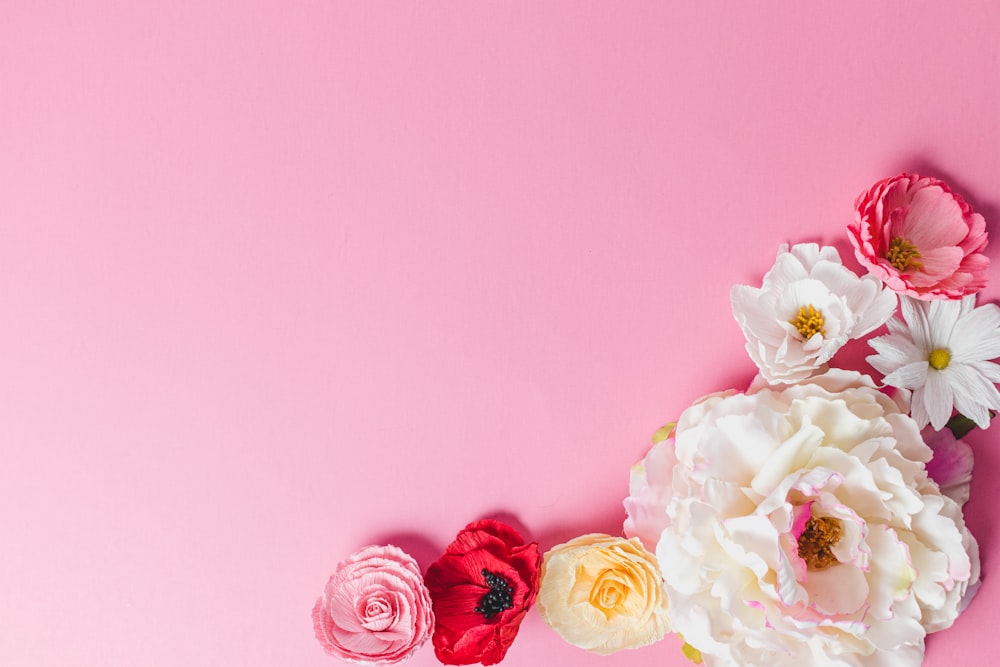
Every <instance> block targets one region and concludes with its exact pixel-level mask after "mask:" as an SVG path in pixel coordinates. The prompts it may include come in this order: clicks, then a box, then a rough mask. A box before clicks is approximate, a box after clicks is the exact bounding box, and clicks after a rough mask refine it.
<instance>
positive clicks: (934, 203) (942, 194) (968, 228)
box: [847, 174, 990, 299]
mask: <svg viewBox="0 0 1000 667" xmlns="http://www.w3.org/2000/svg"><path fill="white" fill-rule="evenodd" d="M855 206H856V207H857V220H856V221H855V222H854V224H852V225H848V228H847V229H848V232H849V236H850V239H851V243H852V244H854V251H855V253H856V254H857V257H858V260H859V261H860V262H861V263H862V264H864V265H865V266H866V267H867V268H868V270H869V271H871V273H872V274H873V275H875V276H877V277H879V278H881V279H882V280H883V281H884V282H885V284H886V285H887V286H888V287H889V288H890V289H892V290H894V291H896V292H900V293H903V294H908V295H910V296H912V297H916V298H918V299H960V298H961V297H963V296H965V295H967V294H974V293H976V292H978V291H979V290H981V289H983V287H985V285H986V280H987V275H986V271H987V269H988V268H989V265H990V261H989V259H988V258H987V257H986V256H985V255H983V254H982V250H983V248H985V247H986V242H987V236H986V222H985V221H984V220H983V216H981V215H979V214H978V213H974V212H973V211H972V208H971V207H970V206H969V205H968V204H967V203H965V200H963V199H962V197H960V196H959V195H957V194H955V193H954V192H952V191H951V189H950V188H949V187H948V186H947V185H946V184H945V183H943V182H941V181H939V180H937V179H935V178H925V177H921V176H917V175H910V174H900V175H899V176H896V177H894V178H887V179H885V180H882V181H879V182H878V183H876V184H875V185H873V186H872V188H871V189H870V190H868V192H865V193H862V194H861V196H859V197H858V199H857V201H856V202H855Z"/></svg>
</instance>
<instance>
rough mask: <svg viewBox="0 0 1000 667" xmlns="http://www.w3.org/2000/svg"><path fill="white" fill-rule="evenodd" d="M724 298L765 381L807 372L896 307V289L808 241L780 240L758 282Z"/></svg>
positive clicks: (800, 377) (738, 287) (780, 381)
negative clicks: (784, 242) (783, 242)
mask: <svg viewBox="0 0 1000 667" xmlns="http://www.w3.org/2000/svg"><path fill="white" fill-rule="evenodd" d="M731 299H732V304H733V316H734V317H735V318H736V321H737V322H738V323H739V325H740V328H741V329H743V335H744V337H745V338H746V340H747V345H746V349H747V353H748V354H749V355H750V358H751V359H753V361H754V363H755V364H757V367H758V368H759V369H760V373H761V375H762V376H763V377H764V379H765V380H767V381H768V382H769V383H771V384H792V383H795V382H799V381H800V380H804V379H805V378H807V377H809V376H810V375H813V374H814V373H815V372H816V371H818V370H820V369H822V368H823V366H824V364H826V363H827V362H828V361H829V360H830V359H831V358H832V357H833V355H834V354H835V353H836V352H837V350H839V349H840V348H841V347H843V346H844V344H845V343H846V342H847V341H848V340H851V339H853V338H860V337H862V336H864V335H866V334H868V333H871V332H872V331H874V330H875V329H876V328H877V327H879V326H880V325H882V324H883V323H884V322H885V321H886V320H888V319H889V318H890V317H892V313H893V312H894V311H895V309H896V295H895V294H894V293H893V292H891V291H889V290H887V289H884V288H883V286H882V283H881V282H880V281H879V280H878V279H877V278H875V277H873V276H870V275H866V276H864V277H861V278H859V277H858V276H857V275H855V274H854V273H853V272H852V271H850V270H849V269H848V268H847V267H845V266H844V265H843V264H842V263H841V261H840V254H839V253H838V252H837V250H836V248H832V247H829V246H823V247H820V246H818V245H817V244H815V243H800V244H797V245H794V246H792V247H791V249H789V248H788V246H787V245H782V246H781V248H780V249H779V250H778V257H777V259H776V260H775V262H774V266H773V267H772V268H771V270H770V271H768V272H767V274H766V275H765V276H764V282H763V285H762V286H761V287H759V288H755V287H750V286H748V285H735V286H734V287H733V289H732V292H731Z"/></svg>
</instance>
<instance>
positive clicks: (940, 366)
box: [927, 347, 951, 371]
mask: <svg viewBox="0 0 1000 667" xmlns="http://www.w3.org/2000/svg"><path fill="white" fill-rule="evenodd" d="M927 361H928V363H930V365H931V368H936V369H937V370H939V371H940V370H944V369H945V368H947V366H948V362H949V361H951V352H949V351H948V350H946V349H944V348H943V347H939V348H938V349H936V350H934V351H933V352H931V355H930V356H929V357H927Z"/></svg>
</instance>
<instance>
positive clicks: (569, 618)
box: [537, 533, 670, 655]
mask: <svg viewBox="0 0 1000 667" xmlns="http://www.w3.org/2000/svg"><path fill="white" fill-rule="evenodd" d="M662 583H663V577H662V576H661V575H660V568H659V566H658V565H657V563H656V557H655V556H653V554H651V553H649V552H648V551H646V550H645V549H644V548H643V546H642V543H641V542H640V541H639V540H638V538H633V539H631V540H626V539H623V538H620V537H611V536H610V535H602V534H599V533H593V534H590V535H582V536H580V537H577V538H575V539H573V540H570V541H569V542H566V543H565V544H560V545H558V546H555V547H553V548H552V549H551V550H550V551H549V552H548V553H547V554H545V560H544V562H543V563H542V584H541V590H540V591H539V593H538V602H537V604H538V610H539V612H540V613H541V615H542V618H543V619H545V622H546V623H548V624H549V626H551V627H552V629H553V630H555V631H556V632H558V633H559V634H560V635H561V636H562V638H563V639H565V640H566V641H567V642H569V643H570V644H573V645H574V646H579V647H580V648H583V649H587V650H588V651H593V652H594V653H600V654H601V655H607V654H609V653H614V652H615V651H619V650H621V649H625V648H639V647H640V646H646V645H647V644H652V643H653V642H656V641H659V640H661V639H663V636H664V635H665V634H666V633H667V631H668V630H669V629H670V621H669V618H668V616H667V598H666V595H664V593H663V586H662Z"/></svg>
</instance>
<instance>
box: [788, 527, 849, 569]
mask: <svg viewBox="0 0 1000 667" xmlns="http://www.w3.org/2000/svg"><path fill="white" fill-rule="evenodd" d="M843 533H844V527H843V525H842V524H841V523H840V519H835V518H834V517H831V516H814V517H812V518H811V519H809V522H808V523H807V524H806V529H805V530H803V531H802V534H801V535H799V558H801V559H802V560H804V561H805V562H806V567H808V568H809V569H810V570H825V569H826V568H828V567H832V566H834V565H836V564H837V563H838V562H839V561H838V560H837V557H836V556H835V555H834V554H833V545H835V544H836V543H837V542H838V541H839V540H840V536H841V535H843Z"/></svg>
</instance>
